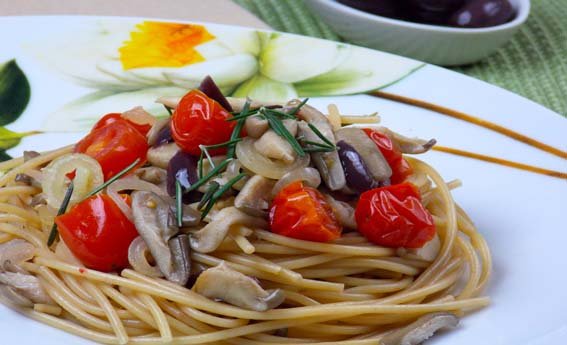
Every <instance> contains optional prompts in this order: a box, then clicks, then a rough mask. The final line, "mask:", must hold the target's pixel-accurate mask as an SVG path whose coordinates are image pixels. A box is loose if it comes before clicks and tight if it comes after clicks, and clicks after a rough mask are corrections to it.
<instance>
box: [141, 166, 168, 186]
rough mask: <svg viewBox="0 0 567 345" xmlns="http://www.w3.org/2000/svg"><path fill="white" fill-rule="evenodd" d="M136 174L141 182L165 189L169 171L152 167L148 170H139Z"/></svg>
mask: <svg viewBox="0 0 567 345" xmlns="http://www.w3.org/2000/svg"><path fill="white" fill-rule="evenodd" d="M134 174H135V175H136V176H138V177H139V178H140V180H143V181H146V182H149V183H153V184H155V185H158V186H160V187H164V188H165V183H166V182H167V171H166V170H165V169H162V168H158V167H154V166H150V167H147V168H139V169H137V170H136V171H135V172H134Z"/></svg>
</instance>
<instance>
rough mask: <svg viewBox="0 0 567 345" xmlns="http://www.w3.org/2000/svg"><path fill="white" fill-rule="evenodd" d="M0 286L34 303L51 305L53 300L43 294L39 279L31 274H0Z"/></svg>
mask: <svg viewBox="0 0 567 345" xmlns="http://www.w3.org/2000/svg"><path fill="white" fill-rule="evenodd" d="M0 285H5V286H7V287H9V288H11V289H13V291H14V292H17V293H18V294H20V295H21V296H23V297H25V298H27V299H29V300H30V301H32V302H34V303H42V304H53V300H52V299H51V298H50V297H49V296H48V295H47V294H46V293H45V290H43V287H42V286H41V284H40V282H39V279H37V277H34V276H32V275H31V274H23V273H14V272H3V273H0Z"/></svg>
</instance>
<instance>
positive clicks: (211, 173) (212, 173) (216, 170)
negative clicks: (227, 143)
mask: <svg viewBox="0 0 567 345" xmlns="http://www.w3.org/2000/svg"><path fill="white" fill-rule="evenodd" d="M231 161H232V159H230V158H229V159H225V160H224V161H222V162H221V163H220V164H219V165H217V166H216V167H214V169H213V170H211V171H209V173H208V174H207V175H205V176H203V177H201V178H200V179H199V180H198V181H197V182H195V183H193V184H192V185H191V187H189V188H188V189H187V190H185V193H189V192H191V191H194V190H195V189H197V188H199V187H201V186H202V185H204V184H205V183H207V182H208V181H209V180H210V179H211V178H212V177H214V176H216V175H217V174H218V173H219V172H221V171H222V170H223V169H224V168H226V166H227V165H228V163H230V162H231Z"/></svg>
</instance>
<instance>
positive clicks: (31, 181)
mask: <svg viewBox="0 0 567 345" xmlns="http://www.w3.org/2000/svg"><path fill="white" fill-rule="evenodd" d="M14 182H16V183H17V184H19V185H24V186H32V187H37V188H41V182H40V181H38V180H36V179H35V178H34V177H32V176H30V175H29V174H24V173H19V174H16V177H14Z"/></svg>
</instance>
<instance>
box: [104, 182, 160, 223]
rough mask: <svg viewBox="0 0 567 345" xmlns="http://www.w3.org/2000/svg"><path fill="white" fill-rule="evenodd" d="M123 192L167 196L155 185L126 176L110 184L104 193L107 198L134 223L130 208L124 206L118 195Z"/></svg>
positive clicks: (126, 205)
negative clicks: (139, 191) (138, 191)
mask: <svg viewBox="0 0 567 345" xmlns="http://www.w3.org/2000/svg"><path fill="white" fill-rule="evenodd" d="M123 190H141V191H147V192H154V193H156V194H157V195H160V196H167V192H166V191H165V190H162V189H160V188H159V187H158V186H156V185H155V184H152V183H149V182H146V181H143V180H140V179H139V178H138V177H135V176H128V177H125V178H122V179H120V180H118V181H116V182H114V183H112V184H110V185H109V186H108V187H107V188H106V193H107V194H108V196H110V197H111V198H112V201H114V203H115V204H116V206H118V208H120V210H121V211H122V213H124V215H125V216H126V217H127V218H128V219H130V220H131V221H134V216H133V214H132V209H131V208H130V206H128V204H126V202H125V201H124V199H122V198H121V197H120V195H119V194H118V192H121V191H123Z"/></svg>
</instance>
